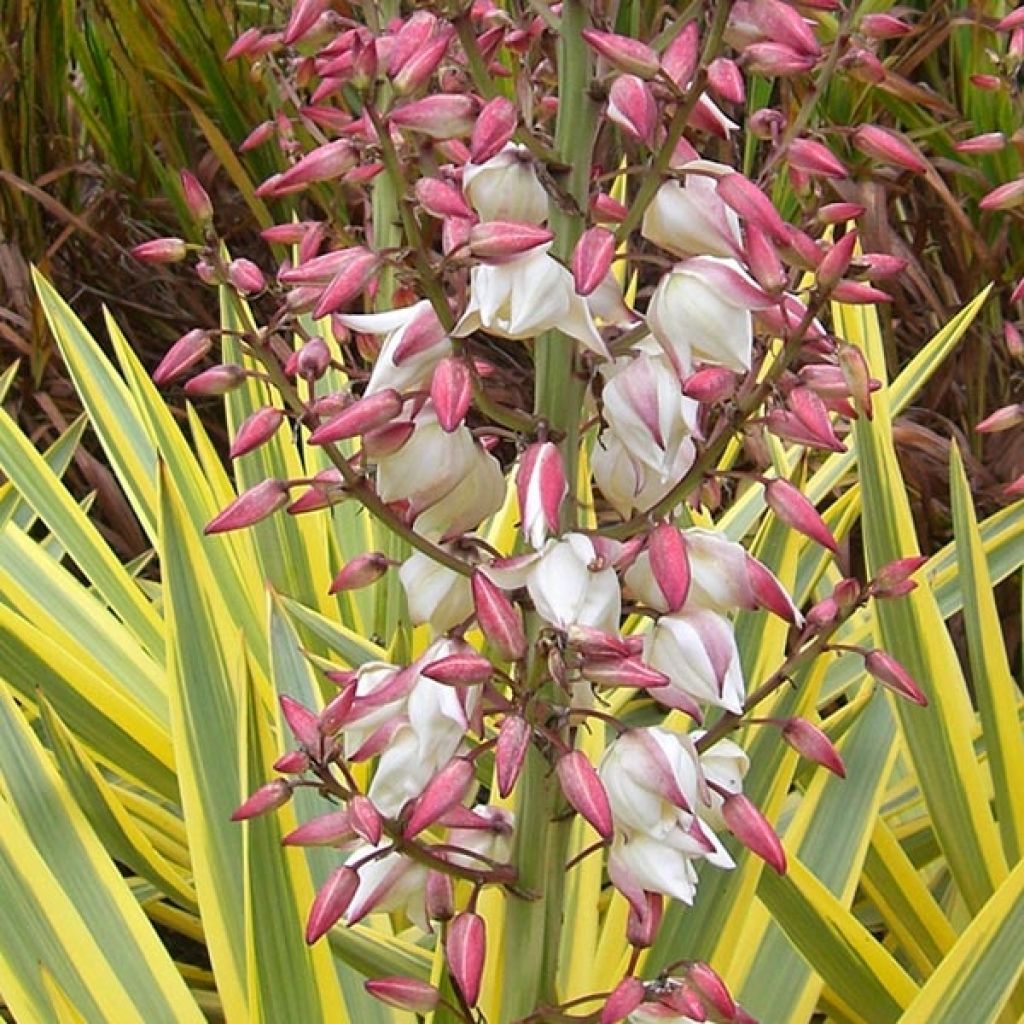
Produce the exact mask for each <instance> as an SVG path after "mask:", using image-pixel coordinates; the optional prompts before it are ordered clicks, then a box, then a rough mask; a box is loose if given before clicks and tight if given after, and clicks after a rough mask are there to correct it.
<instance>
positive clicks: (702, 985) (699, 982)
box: [686, 960, 736, 1021]
mask: <svg viewBox="0 0 1024 1024" xmlns="http://www.w3.org/2000/svg"><path fill="white" fill-rule="evenodd" d="M686 979H687V981H689V983H690V984H691V985H692V986H693V987H694V988H695V989H696V990H697V992H698V993H699V994H700V996H701V998H702V999H704V1000H705V1001H706V1002H707V1004H708V1005H709V1006H710V1007H711V1009H712V1010H713V1011H714V1012H715V1013H716V1014H718V1015H719V1016H720V1017H722V1018H723V1020H728V1021H734V1020H735V1018H736V1001H735V1000H734V999H733V997H732V995H731V994H730V992H729V989H728V987H727V986H726V984H725V982H724V981H723V980H722V978H721V976H720V975H719V974H718V972H717V971H715V970H713V969H712V968H711V967H710V966H709V965H708V964H706V963H703V962H702V961H699V960H698V961H695V962H694V963H691V964H689V965H688V966H687V969H686Z"/></svg>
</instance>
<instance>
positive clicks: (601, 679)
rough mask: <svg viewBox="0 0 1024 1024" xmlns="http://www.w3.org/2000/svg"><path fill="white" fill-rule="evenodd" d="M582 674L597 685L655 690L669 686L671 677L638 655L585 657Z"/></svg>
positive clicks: (581, 667) (581, 668)
mask: <svg viewBox="0 0 1024 1024" xmlns="http://www.w3.org/2000/svg"><path fill="white" fill-rule="evenodd" d="M580 674H581V675H582V676H583V678H584V679H586V680H587V682H589V683H593V684H594V685H595V686H625V687H629V688H633V689H638V690H639V689H643V690H653V689H657V688H658V687H661V686H668V684H669V683H670V682H671V680H670V679H669V677H668V676H667V675H665V674H664V673H663V672H659V671H657V669H653V668H651V667H650V666H649V665H645V664H644V663H643V662H642V661H641V660H640V659H639V658H636V657H629V656H626V657H622V656H619V657H611V658H585V659H584V660H583V664H582V665H581V666H580Z"/></svg>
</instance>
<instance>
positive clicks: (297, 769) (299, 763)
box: [273, 750, 309, 775]
mask: <svg viewBox="0 0 1024 1024" xmlns="http://www.w3.org/2000/svg"><path fill="white" fill-rule="evenodd" d="M308 767H309V755H308V754H307V753H306V752H305V751H303V750H288V751H286V752H285V753H283V754H282V755H281V756H280V757H279V758H278V759H277V760H276V761H275V762H274V765H273V768H274V771H275V772H283V773H284V774H285V775H301V774H302V773H303V772H304V771H305V770H306V769H307V768H308Z"/></svg>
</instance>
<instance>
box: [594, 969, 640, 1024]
mask: <svg viewBox="0 0 1024 1024" xmlns="http://www.w3.org/2000/svg"><path fill="white" fill-rule="evenodd" d="M646 993H647V990H646V988H645V987H644V983H643V982H642V981H641V980H640V979H639V978H632V977H630V978H623V979H622V981H620V982H619V983H618V985H616V986H615V988H614V989H612V993H611V995H610V996H609V997H608V1002H606V1003H605V1004H604V1007H603V1008H602V1010H601V1016H600V1018H599V1024H618V1022H619V1021H620V1020H625V1019H626V1018H627V1017H628V1016H629V1015H630V1014H631V1013H632V1012H633V1011H634V1010H635V1009H636V1008H637V1007H638V1006H639V1005H640V1004H641V1003H642V1002H643V1001H644V997H645V995H646Z"/></svg>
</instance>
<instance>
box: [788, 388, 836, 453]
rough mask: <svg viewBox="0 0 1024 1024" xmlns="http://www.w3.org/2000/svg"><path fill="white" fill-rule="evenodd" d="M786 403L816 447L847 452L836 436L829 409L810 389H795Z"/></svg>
mask: <svg viewBox="0 0 1024 1024" xmlns="http://www.w3.org/2000/svg"><path fill="white" fill-rule="evenodd" d="M786 401H787V403H788V404H789V408H790V409H791V410H792V411H793V413H794V415H795V416H796V417H797V419H798V420H799V421H800V423H801V425H802V426H803V427H804V429H805V430H806V431H807V434H808V436H809V437H810V439H811V440H812V441H813V443H814V445H815V446H816V447H819V448H827V449H829V450H830V451H834V452H843V451H846V446H845V445H844V444H843V443H842V442H841V441H840V440H839V438H838V437H837V436H836V432H835V430H834V428H833V426H832V420H831V419H830V418H829V414H828V408H827V407H826V405H825V403H824V402H823V401H822V400H821V399H820V398H819V397H818V395H816V394H815V393H814V392H813V391H812V390H811V389H810V388H793V390H792V391H790V393H789V395H788V396H787V398H786Z"/></svg>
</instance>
